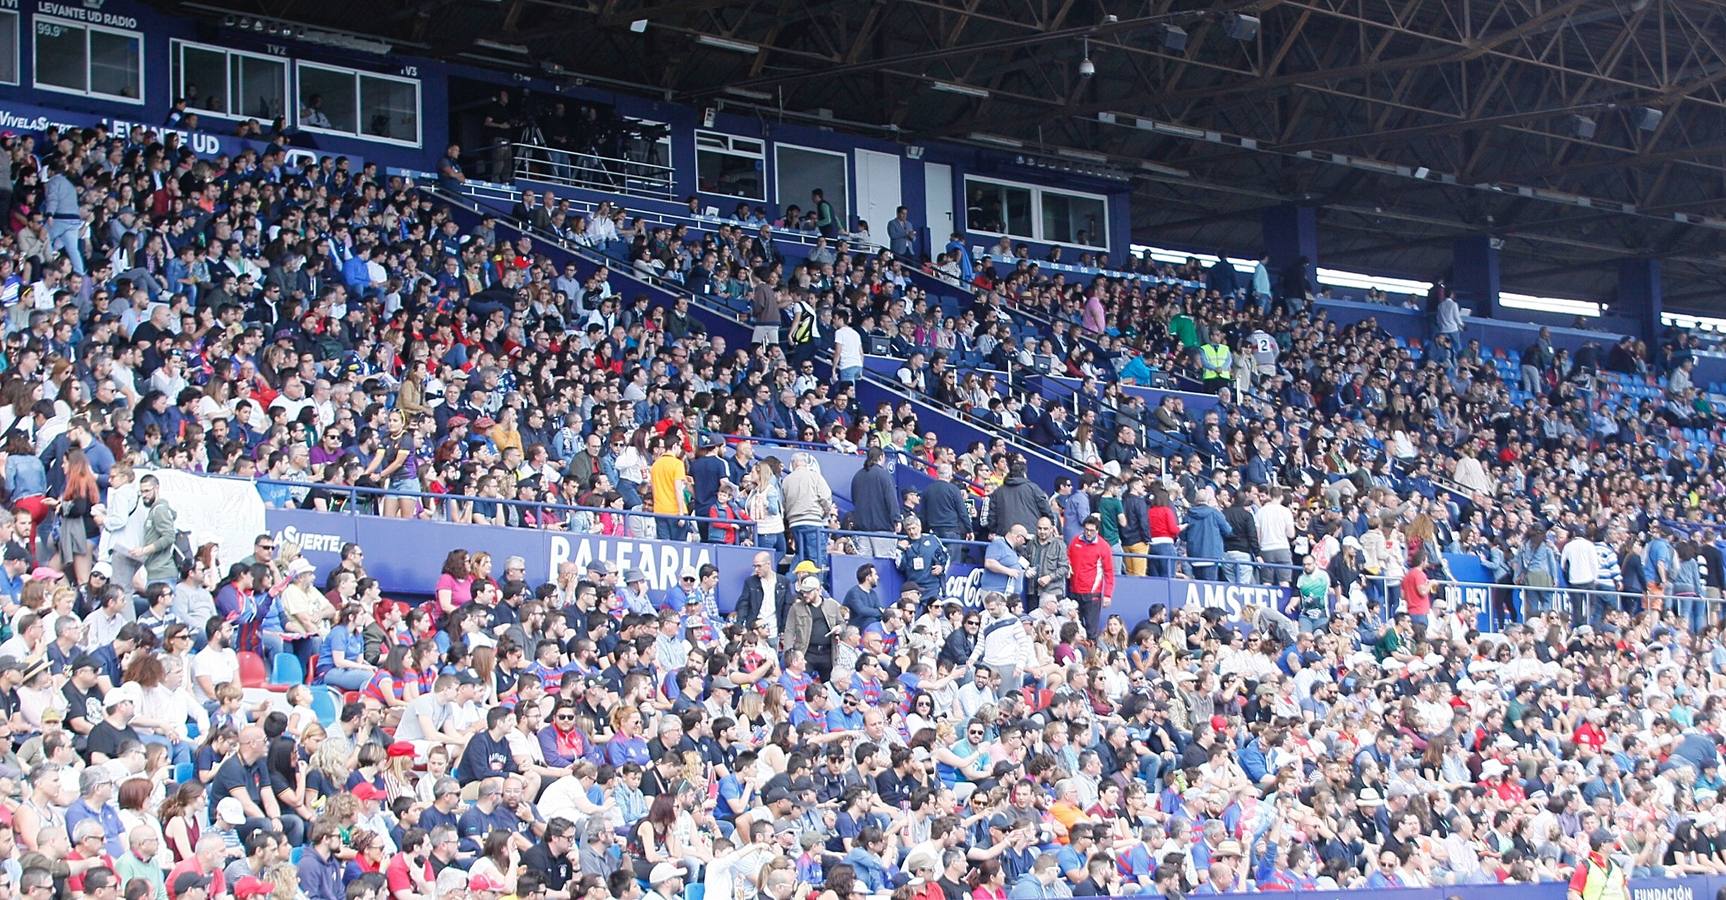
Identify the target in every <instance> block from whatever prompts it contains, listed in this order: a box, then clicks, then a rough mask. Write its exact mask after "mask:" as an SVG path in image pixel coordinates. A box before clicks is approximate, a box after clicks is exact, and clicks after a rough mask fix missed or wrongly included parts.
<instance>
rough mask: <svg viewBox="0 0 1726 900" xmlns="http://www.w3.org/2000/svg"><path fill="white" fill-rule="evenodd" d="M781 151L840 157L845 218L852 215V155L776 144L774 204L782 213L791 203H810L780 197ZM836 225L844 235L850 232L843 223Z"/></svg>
mask: <svg viewBox="0 0 1726 900" xmlns="http://www.w3.org/2000/svg"><path fill="white" fill-rule="evenodd" d="M781 149H784V150H802V151H804V152H805V153H819V154H821V155H823V156H835V157H838V158H839V171H841V172H844V173H845V184H844V185H843V186H842V188H841V191H842V194H843V196H844V197H845V213H844V215H845V216H850V215H852V212H851V156H850V154H847V153H840V152H838V151H836V150H823V149H821V148H820V147H805V146H803V145H802V144H780V143H775V144H774V145H773V196H774V198H775V201H774V202H776V203H777V204H778V205H779V211H780V212H781V213H783V212H784V211H785V207H786V206H787V205H789V203H796V204H797V205H798V206H802V205H803V204H805V203H808V202H809V200H808V198H804V199H803V200H792V201H787V200H786V198H784V197H780V196H779V151H780V150H781ZM836 224H838V226H839V230H840V232H842V233H843V232H847V231H849V230H850V229H848V228H846V227H845V223H843V222H839V223H836Z"/></svg>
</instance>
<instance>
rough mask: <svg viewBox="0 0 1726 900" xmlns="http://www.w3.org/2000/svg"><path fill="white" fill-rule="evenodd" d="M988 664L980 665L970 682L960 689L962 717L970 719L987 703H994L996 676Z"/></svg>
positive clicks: (959, 702) (959, 698)
mask: <svg viewBox="0 0 1726 900" xmlns="http://www.w3.org/2000/svg"><path fill="white" fill-rule="evenodd" d="M997 677H998V676H996V675H995V673H994V672H993V671H991V670H990V669H989V667H987V666H978V667H977V670H976V672H975V673H974V674H973V675H972V676H971V681H970V683H969V684H967V685H965V686H964V687H962V688H960V689H959V696H958V704H959V714H960V718H961V719H963V720H964V721H970V719H971V717H972V716H974V715H976V714H977V710H978V709H980V708H981V707H982V706H983V704H985V703H994V702H995V700H996V697H995V684H996V678H997Z"/></svg>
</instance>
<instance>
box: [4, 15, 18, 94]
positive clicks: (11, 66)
mask: <svg viewBox="0 0 1726 900" xmlns="http://www.w3.org/2000/svg"><path fill="white" fill-rule="evenodd" d="M0 82H5V83H7V84H17V83H18V14H17V13H0Z"/></svg>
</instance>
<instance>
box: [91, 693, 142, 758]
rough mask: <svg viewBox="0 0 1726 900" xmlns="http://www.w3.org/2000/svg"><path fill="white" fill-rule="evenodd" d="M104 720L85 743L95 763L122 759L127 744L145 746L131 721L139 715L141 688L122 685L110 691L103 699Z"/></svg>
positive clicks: (95, 727) (94, 728)
mask: <svg viewBox="0 0 1726 900" xmlns="http://www.w3.org/2000/svg"><path fill="white" fill-rule="evenodd" d="M102 710H103V713H102V720H101V721H100V722H97V723H96V724H95V725H94V726H93V727H92V728H91V729H90V734H89V736H88V737H87V738H86V740H85V745H84V749H85V752H87V753H89V754H90V761H91V762H92V763H104V762H107V761H109V760H111V759H117V758H119V756H120V750H121V748H123V747H124V746H125V745H126V743H127V742H128V741H137V742H140V743H142V738H141V737H140V736H139V734H138V731H137V729H135V728H133V727H132V719H133V717H135V716H136V715H137V711H138V686H137V685H135V684H123V685H120V686H119V687H116V688H114V689H112V690H110V691H108V693H107V695H106V696H105V697H103V698H102Z"/></svg>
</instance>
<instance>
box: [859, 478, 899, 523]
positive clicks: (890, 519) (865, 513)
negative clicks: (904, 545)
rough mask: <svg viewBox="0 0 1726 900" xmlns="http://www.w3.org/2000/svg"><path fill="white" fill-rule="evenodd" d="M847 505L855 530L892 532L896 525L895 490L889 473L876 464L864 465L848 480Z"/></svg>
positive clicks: (897, 512) (897, 519)
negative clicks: (855, 524)
mask: <svg viewBox="0 0 1726 900" xmlns="http://www.w3.org/2000/svg"><path fill="white" fill-rule="evenodd" d="M851 505H852V506H853V507H854V508H855V510H856V516H857V528H858V530H859V531H887V532H891V531H895V530H897V526H898V524H899V489H898V487H896V486H895V485H894V484H893V474H892V473H891V472H888V471H887V467H886V466H883V465H880V464H879V463H877V464H875V465H872V466H864V467H863V468H862V469H861V470H859V471H858V472H857V474H856V475H853V476H852V477H851Z"/></svg>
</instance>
